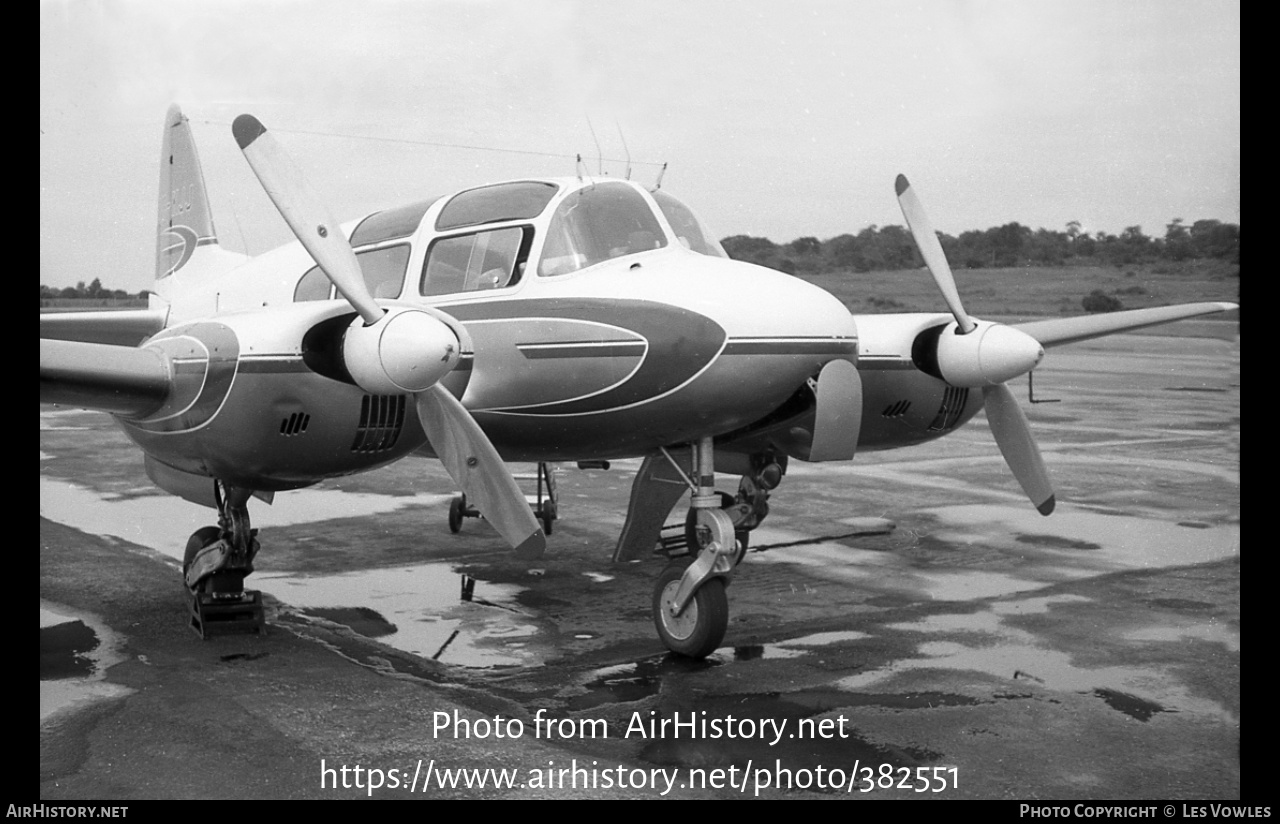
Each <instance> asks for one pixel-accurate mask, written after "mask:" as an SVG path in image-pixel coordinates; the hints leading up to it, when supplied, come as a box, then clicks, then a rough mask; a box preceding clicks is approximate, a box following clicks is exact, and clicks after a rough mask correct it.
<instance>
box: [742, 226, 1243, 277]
mask: <svg viewBox="0 0 1280 824" xmlns="http://www.w3.org/2000/svg"><path fill="white" fill-rule="evenodd" d="M938 238H939V240H940V241H941V242H942V249H943V251H944V252H946V254H947V260H948V261H950V263H951V265H952V267H954V268H957V269H960V268H969V269H979V268H995V267H1009V266H1033V265H1034V266H1063V265H1067V264H1077V265H1098V264H1112V265H1115V266H1129V265H1132V264H1135V263H1148V262H1156V261H1181V260H1192V259H1206V258H1216V259H1221V260H1228V261H1230V262H1232V263H1236V264H1239V262H1240V227H1239V226H1238V225H1237V224H1234V223H1223V222H1222V221H1220V220H1197V221H1196V222H1195V223H1193V224H1191V225H1190V226H1188V225H1186V224H1185V223H1184V222H1183V220H1182V218H1174V219H1173V221H1172V222H1171V223H1169V224H1167V225H1166V226H1165V233H1164V237H1150V236H1148V235H1146V234H1144V233H1143V231H1142V227H1141V226H1129V227H1128V228H1126V229H1125V230H1124V231H1123V232H1121V233H1120V234H1119V235H1112V234H1108V233H1107V232H1097V233H1095V234H1092V235H1091V234H1088V233H1087V232H1084V231H1083V230H1082V228H1081V226H1080V222H1079V221H1076V220H1073V221H1071V222H1070V223H1068V224H1067V226H1066V230H1065V231H1061V232H1054V231H1050V230H1048V229H1035V230H1032V229H1030V228H1028V227H1026V226H1023V225H1022V224H1020V223H1006V224H1005V225H1003V226H996V227H992V228H990V229H986V230H984V231H978V230H974V231H969V232H962V233H961V234H960V236H959V237H952V236H951V235H947V234H944V233H942V232H939V233H938ZM721 243H722V244H723V245H724V248H725V251H726V252H728V253H729V256H730V257H732V258H735V259H737V260H746V261H750V262H752V263H758V264H760V265H762V266H768V267H770V268H773V269H778V270H781V271H783V272H786V273H788V274H793V275H794V274H797V273H801V274H803V273H821V272H830V271H847V270H849V269H852V270H854V271H856V272H869V271H872V270H882V271H883V270H894V269H914V268H919V267H920V266H923V265H924V261H923V260H922V259H921V258H920V253H919V251H918V250H917V249H916V244H915V241H914V240H913V239H912V237H911V233H910V232H909V231H908V230H907V229H906V228H904V227H902V226H882V227H876V226H868V227H867V228H865V229H863V230H862V231H861V232H859V233H858V234H856V235H851V234H844V235H837V236H836V237H833V238H830V239H828V240H818V239H817V238H815V237H802V238H797V239H796V240H793V241H791V242H790V243H784V244H776V243H774V242H773V241H771V240H769V239H768V238H763V237H751V236H749V235H734V236H732V237H727V238H725V239H724V240H722V241H721Z"/></svg>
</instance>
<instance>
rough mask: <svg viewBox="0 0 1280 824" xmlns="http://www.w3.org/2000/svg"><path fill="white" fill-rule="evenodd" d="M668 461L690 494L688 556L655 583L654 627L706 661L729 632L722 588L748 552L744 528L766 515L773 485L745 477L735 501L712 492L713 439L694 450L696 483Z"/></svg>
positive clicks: (666, 640) (680, 649) (675, 648)
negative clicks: (687, 487)
mask: <svg viewBox="0 0 1280 824" xmlns="http://www.w3.org/2000/svg"><path fill="white" fill-rule="evenodd" d="M664 454H667V453H665V450H664ZM667 458H668V460H670V461H671V465H672V466H674V467H675V468H676V470H677V472H679V474H680V476H681V477H682V478H683V480H684V481H685V483H686V484H687V485H688V486H689V488H690V489H691V490H692V492H693V495H692V500H691V503H690V509H689V516H688V518H687V519H686V521H685V536H686V541H687V543H688V549H689V553H690V554H689V556H686V557H681V558H677V559H675V560H673V561H672V562H671V563H669V564H668V565H667V567H666V568H665V569H663V571H662V573H661V574H660V575H659V576H658V579H657V581H655V582H654V587H653V624H654V627H655V628H656V629H657V631H658V637H659V638H661V639H662V642H663V644H665V645H666V647H667V649H669V650H671V651H672V652H674V653H677V654H679V655H684V656H687V657H689V658H699V659H700V658H706V657H707V656H708V655H710V654H711V653H712V652H714V651H715V649H716V647H718V646H719V645H720V642H721V641H722V640H723V639H724V634H725V631H726V630H727V629H728V626H729V601H728V598H727V597H726V595H725V587H727V586H728V585H729V583H730V581H731V580H732V577H733V571H734V568H735V567H736V566H737V564H738V562H740V561H741V560H742V557H743V555H744V554H745V553H746V546H747V534H748V530H749V529H751V528H753V527H754V526H756V525H757V524H758V523H759V521H760V519H762V518H763V517H764V516H765V514H767V512H768V505H767V504H766V503H765V498H767V497H768V490H769V489H772V488H773V486H776V482H774V483H773V484H772V485H769V484H768V483H767V482H766V483H765V484H761V483H759V482H758V480H753V479H751V478H748V477H744V478H743V486H742V490H741V491H740V494H739V497H738V501H735V500H734V499H731V498H729V496H728V495H722V494H721V493H718V492H716V491H715V470H714V462H715V450H714V448H713V444H712V440H711V438H702V439H701V440H699V441H698V444H697V448H696V449H694V450H693V467H692V469H693V472H692V475H693V478H696V482H695V480H693V479H691V478H690V477H689V476H687V475H685V474H684V472H683V471H682V470H681V469H680V466H679V464H677V463H676V462H675V461H674V460H672V459H671V456H670V454H667ZM757 474H759V473H757ZM726 499H727V500H726ZM739 526H740V527H741V529H740V530H739V529H737V528H736V527H739Z"/></svg>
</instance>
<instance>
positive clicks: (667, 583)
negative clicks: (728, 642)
mask: <svg viewBox="0 0 1280 824" xmlns="http://www.w3.org/2000/svg"><path fill="white" fill-rule="evenodd" d="M691 561H692V559H681V560H678V561H673V562H672V563H670V564H667V566H666V568H665V569H663V570H662V574H661V575H659V576H658V580H657V582H655V583H654V585H653V623H654V626H655V627H656V628H657V630H658V637H660V638H661V639H662V643H664V644H666V646H667V649H669V650H671V651H672V652H674V653H676V654H677V655H683V656H686V657H688V658H695V659H702V658H706V657H707V656H708V655H710V654H711V653H712V652H715V650H716V647H718V646H720V642H721V641H722V640H724V633H725V630H726V629H728V627H729V599H728V596H726V595H725V592H724V580H723V579H721V578H712V579H710V580H708V581H707V582H706V583H704V584H703V585H702V586H700V587H698V591H697V592H695V593H694V596H693V600H692V601H690V602H689V605H688V606H687V607H686V608H685V611H684V612H682V613H681V614H680V615H678V616H675V615H672V614H671V611H670V607H671V604H672V603H673V602H674V600H675V597H676V591H677V590H679V588H680V578H681V577H682V576H683V575H684V571H685V569H686V568H687V567H688V566H689V564H690V563H691Z"/></svg>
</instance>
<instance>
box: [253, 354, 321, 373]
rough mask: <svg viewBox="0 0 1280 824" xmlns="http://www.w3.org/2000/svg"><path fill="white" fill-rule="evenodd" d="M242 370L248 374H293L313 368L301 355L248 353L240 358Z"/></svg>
mask: <svg viewBox="0 0 1280 824" xmlns="http://www.w3.org/2000/svg"><path fill="white" fill-rule="evenodd" d="M240 371H241V372H243V373H245V374H246V375H292V374H296V373H299V372H310V371H311V369H310V368H309V367H308V366H307V365H306V364H305V363H303V361H302V356H301V355H246V356H245V357H242V358H240Z"/></svg>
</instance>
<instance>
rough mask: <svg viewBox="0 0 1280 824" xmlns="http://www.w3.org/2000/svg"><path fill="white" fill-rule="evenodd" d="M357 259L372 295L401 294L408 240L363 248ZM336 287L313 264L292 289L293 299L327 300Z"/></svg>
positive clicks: (407, 262)
mask: <svg viewBox="0 0 1280 824" xmlns="http://www.w3.org/2000/svg"><path fill="white" fill-rule="evenodd" d="M356 260H357V261H359V262H360V270H361V271H362V272H363V273H364V284H365V286H366V287H367V288H368V289H369V294H371V295H373V296H374V297H375V298H398V297H400V292H401V291H402V290H403V288H404V273H405V270H406V269H408V268H409V244H407V243H397V244H396V245H394V246H383V247H382V248H380V249H365V250H364V251H362V252H356ZM335 291H336V290H335V289H334V288H333V284H332V283H331V282H330V280H329V278H328V277H326V276H325V273H324V272H322V271H321V270H320V267H319V266H312V267H311V268H310V269H308V270H307V273H306V274H305V275H303V276H302V279H301V280H299V281H298V285H297V287H296V288H295V289H294V290H293V300H294V302H295V303H301V302H303V301H308V300H329V299H330V298H332V297H334V295H335Z"/></svg>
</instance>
